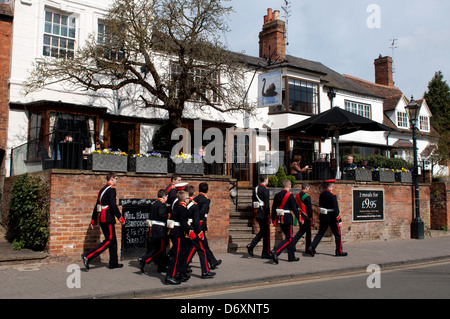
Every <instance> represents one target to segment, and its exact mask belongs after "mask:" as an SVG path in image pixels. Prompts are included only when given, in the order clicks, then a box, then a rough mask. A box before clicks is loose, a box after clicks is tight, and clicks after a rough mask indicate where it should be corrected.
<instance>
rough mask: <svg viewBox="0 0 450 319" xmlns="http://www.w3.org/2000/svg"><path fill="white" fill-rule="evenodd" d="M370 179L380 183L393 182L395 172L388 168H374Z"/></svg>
mask: <svg viewBox="0 0 450 319" xmlns="http://www.w3.org/2000/svg"><path fill="white" fill-rule="evenodd" d="M372 179H373V180H374V181H378V182H381V183H395V172H394V170H392V169H389V168H374V169H373V170H372Z"/></svg>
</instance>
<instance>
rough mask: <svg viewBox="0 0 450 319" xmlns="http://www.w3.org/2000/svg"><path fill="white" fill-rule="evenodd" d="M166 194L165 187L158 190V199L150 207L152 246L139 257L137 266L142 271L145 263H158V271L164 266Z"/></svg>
mask: <svg viewBox="0 0 450 319" xmlns="http://www.w3.org/2000/svg"><path fill="white" fill-rule="evenodd" d="M167 197H168V194H167V192H166V190H165V189H160V190H159V191H158V199H157V200H156V201H155V202H154V203H153V204H152V207H151V209H150V221H149V222H150V225H149V226H150V227H151V236H152V239H153V248H152V250H151V251H150V252H149V253H148V254H146V255H145V256H142V257H139V259H138V260H139V268H140V269H141V271H142V272H144V267H145V265H146V264H148V263H150V262H151V261H154V262H155V263H156V264H157V265H158V269H157V271H158V272H164V271H165V268H166V266H167V265H166V258H167V253H166V235H167V228H166V223H167V217H168V213H167V206H166V201H167Z"/></svg>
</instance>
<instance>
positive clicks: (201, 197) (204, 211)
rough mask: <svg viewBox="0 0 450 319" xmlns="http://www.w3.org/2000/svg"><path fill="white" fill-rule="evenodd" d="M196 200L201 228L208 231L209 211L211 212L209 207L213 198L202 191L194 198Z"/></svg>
mask: <svg viewBox="0 0 450 319" xmlns="http://www.w3.org/2000/svg"><path fill="white" fill-rule="evenodd" d="M194 201H195V202H196V203H197V205H198V210H199V218H200V225H201V229H202V230H203V231H207V230H208V226H207V221H208V213H209V207H210V205H211V200H210V199H209V198H208V197H206V195H205V194H203V193H200V194H198V195H197V196H196V197H195V198H194Z"/></svg>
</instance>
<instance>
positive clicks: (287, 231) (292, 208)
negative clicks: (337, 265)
mask: <svg viewBox="0 0 450 319" xmlns="http://www.w3.org/2000/svg"><path fill="white" fill-rule="evenodd" d="M283 187H284V189H283V190H282V191H281V192H279V193H277V194H275V196H274V198H273V204H272V220H273V221H274V223H278V224H280V227H281V231H282V232H283V234H284V236H285V239H284V240H283V241H282V242H281V243H280V244H279V245H278V247H276V248H275V249H274V250H272V251H271V252H270V254H271V256H272V259H273V261H274V262H275V263H276V264H278V256H279V255H280V254H281V253H282V252H283V251H284V250H285V249H286V247H287V251H288V261H299V260H300V258H298V257H295V254H294V245H293V241H292V237H293V223H294V217H297V219H298V220H299V221H300V223H302V224H303V223H304V221H303V219H302V218H301V216H300V214H299V208H298V206H297V203H296V202H295V199H294V196H293V195H292V194H291V193H290V192H289V191H290V190H291V181H290V180H288V179H285V180H283ZM292 214H294V216H293V215H292Z"/></svg>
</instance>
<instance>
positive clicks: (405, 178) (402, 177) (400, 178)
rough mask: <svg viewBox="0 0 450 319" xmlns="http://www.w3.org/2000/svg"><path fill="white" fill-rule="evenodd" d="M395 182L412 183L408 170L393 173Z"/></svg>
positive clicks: (403, 169)
mask: <svg viewBox="0 0 450 319" xmlns="http://www.w3.org/2000/svg"><path fill="white" fill-rule="evenodd" d="M395 181H396V182H400V183H412V173H411V171H410V170H409V169H406V168H403V167H402V169H401V170H396V171H395Z"/></svg>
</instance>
